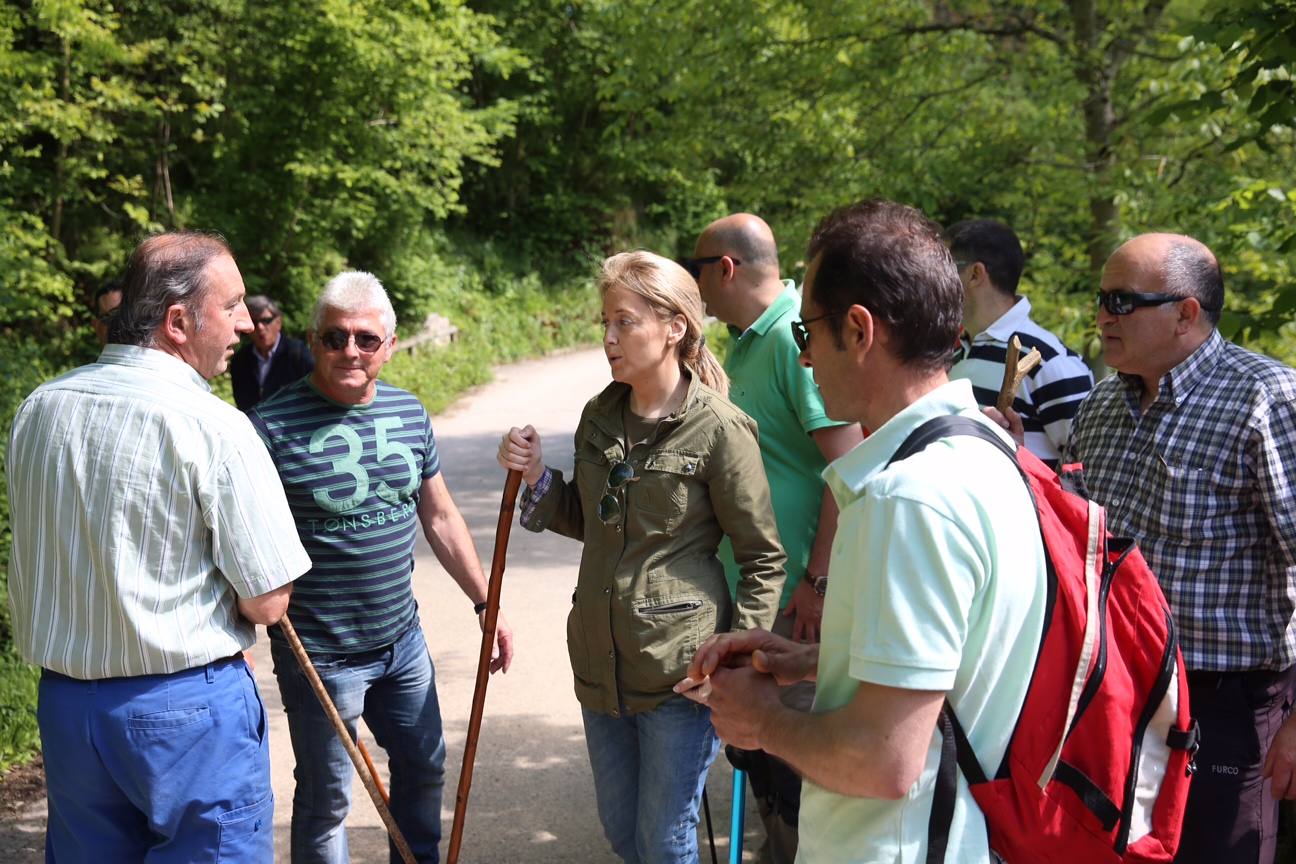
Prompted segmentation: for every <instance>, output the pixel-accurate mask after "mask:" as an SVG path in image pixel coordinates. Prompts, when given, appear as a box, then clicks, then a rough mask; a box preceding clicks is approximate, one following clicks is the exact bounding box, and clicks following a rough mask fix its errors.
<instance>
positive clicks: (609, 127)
mask: <svg viewBox="0 0 1296 864" xmlns="http://www.w3.org/2000/svg"><path fill="white" fill-rule="evenodd" d="M1294 4H1296V0H1040V2H1035V3H1030V4H1008V3H1002V2H996V0H940V2H937V0H885V2H875V0H801V2H798V3H792V4H790V3H785V2H777V0H706V2H703V0H673V2H672V3H670V4H668V5H665V6H663V5H661V4H635V3H624V2H615V0H283V2H279V3H253V2H249V0H189V2H185V3H174V2H170V0H30V2H25V3H17V4H14V3H10V4H5V5H2V6H0V333H2V334H4V335H5V337H6V339H7V342H6V345H7V352H8V353H7V354H6V355H5V356H3V357H0V417H3V416H7V414H6V412H11V411H12V409H13V406H14V405H15V404H16V403H17V400H18V399H19V398H20V397H21V396H22V395H23V394H24V393H26V392H27V391H28V390H29V389H30V388H31V387H32V386H34V384H35V383H36V382H37V381H39V380H41V379H42V378H43V377H46V376H48V375H50V374H54V373H56V372H58V371H60V370H63V369H66V368H69V367H71V366H74V365H76V364H77V363H80V362H83V361H85V360H86V359H89V358H90V357H92V356H93V350H94V348H93V340H92V338H91V336H90V332H89V318H88V314H87V308H86V300H87V299H88V297H89V295H90V294H91V293H92V290H93V288H94V286H95V285H96V284H97V283H98V282H99V281H100V280H102V279H103V278H104V277H105V276H107V275H110V274H114V273H117V272H119V271H120V269H121V267H122V264H123V262H124V259H125V256H126V255H127V254H128V253H129V251H130V249H131V248H133V246H134V245H135V244H136V242H137V241H138V240H139V238H140V237H141V236H142V235H144V234H147V233H149V232H154V231H157V230H162V229H166V228H172V227H196V228H208V229H216V230H219V231H221V232H222V233H223V234H224V235H225V236H226V237H227V238H228V239H229V240H230V241H231V244H232V246H233V248H234V249H235V251H236V253H237V255H238V258H239V262H240V266H241V270H242V272H243V274H244V278H245V281H246V282H247V285H248V288H249V291H251V292H260V293H267V294H270V295H271V296H274V297H275V298H276V299H278V300H279V301H281V303H282V305H283V306H284V308H285V310H286V313H287V317H288V328H289V330H290V331H296V332H301V331H303V330H304V329H305V328H306V325H307V321H308V318H309V314H310V309H311V304H312V300H313V298H314V296H315V295H316V293H317V292H318V290H319V288H320V287H321V286H322V284H323V283H324V281H325V280H326V279H327V278H329V277H330V276H332V275H333V274H334V273H336V272H337V271H339V270H341V269H343V268H359V269H366V270H370V271H372V272H374V273H376V274H378V275H379V277H380V278H381V279H382V280H383V282H384V283H385V284H386V285H387V286H388V288H389V290H390V291H391V293H392V295H393V299H394V302H395V305H396V308H397V313H398V315H399V317H400V320H401V333H402V334H406V333H410V332H412V331H413V330H415V329H417V327H418V325H419V323H420V322H421V321H422V320H423V318H424V316H426V315H427V314H428V313H429V312H437V313H440V314H443V315H447V316H448V317H450V318H451V319H452V320H453V321H454V323H455V324H456V325H457V326H458V327H459V328H460V330H461V334H462V338H461V341H460V342H459V343H458V344H456V345H454V346H452V347H450V348H448V349H446V350H444V351H423V352H419V353H416V354H413V355H408V356H407V355H404V354H402V355H401V356H400V357H399V358H398V359H396V360H394V361H393V363H392V365H391V367H390V368H389V373H388V374H389V377H390V378H391V379H392V380H393V381H394V382H396V383H399V384H401V385H402V386H407V387H408V388H410V389H413V390H415V391H416V392H418V393H419V394H420V395H421V396H422V397H423V398H424V399H425V401H426V402H428V404H429V407H430V408H433V409H434V410H435V409H436V408H438V407H440V406H442V405H444V404H445V403H446V401H447V400H448V399H450V398H451V396H452V394H453V393H456V392H458V391H459V390H460V389H461V388H462V387H464V386H468V385H470V384H472V383H475V382H479V381H481V380H484V378H485V376H486V375H487V374H488V370H489V366H490V364H492V363H496V362H504V361H507V360H510V359H514V358H516V357H518V356H526V355H530V354H532V353H534V352H538V351H543V350H549V349H551V348H554V347H561V346H563V345H567V344H571V342H572V341H573V340H579V339H587V338H594V337H595V336H596V333H597V329H596V328H595V327H594V324H593V322H594V319H595V316H594V315H593V311H592V310H593V309H594V306H595V304H594V302H593V298H592V292H591V288H590V285H591V281H592V280H591V278H590V274H591V272H592V270H593V268H594V266H595V264H596V262H597V261H598V260H599V259H600V258H601V257H602V256H603V255H605V254H608V253H610V252H614V251H620V250H622V249H625V248H628V247H635V246H644V247H648V248H652V249H654V250H656V251H659V252H662V253H664V254H670V255H679V254H685V253H688V252H690V251H691V249H692V246H693V243H694V239H695V237H696V235H697V233H698V231H699V230H700V229H701V228H702V227H703V226H704V225H705V224H706V223H707V222H709V221H710V220H712V219H714V218H716V217H718V216H720V215H723V214H725V213H728V212H732V211H737V210H746V211H750V212H755V213H758V214H760V215H761V216H763V217H764V218H765V219H766V221H768V222H769V223H770V224H771V225H772V227H773V228H774V231H775V234H776V236H777V237H778V238H779V240H780V242H781V244H782V246H783V270H784V271H785V275H787V276H790V277H793V278H797V279H800V278H801V277H802V275H803V270H804V265H805V262H804V261H802V260H801V257H802V254H803V252H802V250H803V249H804V247H805V242H806V240H807V239H808V236H809V233H810V231H811V229H812V226H813V225H814V224H815V223H816V221H818V219H819V218H820V217H822V216H823V214H824V213H825V212H827V211H828V210H829V209H830V208H832V207H834V206H837V205H839V204H843V203H846V202H848V201H851V200H855V199H858V198H861V197H865V196H871V195H881V196H887V197H891V198H896V199H899V200H903V201H907V202H910V203H913V204H915V205H917V206H919V207H921V208H922V209H923V210H924V211H926V212H927V213H928V214H929V215H931V216H932V217H933V218H935V219H937V220H938V221H941V222H943V223H950V222H953V221H955V220H959V219H964V218H969V217H977V216H990V217H996V218H1000V219H1002V220H1004V221H1006V222H1008V223H1009V224H1010V225H1012V226H1013V227H1014V228H1015V229H1016V231H1017V232H1018V234H1019V235H1020V236H1021V238H1022V240H1023V244H1024V245H1025V247H1026V250H1027V255H1028V262H1027V270H1026V274H1025V277H1024V280H1023V285H1022V291H1023V292H1024V293H1025V294H1027V295H1028V296H1029V297H1030V298H1031V301H1032V303H1033V305H1034V308H1035V309H1036V310H1037V316H1038V317H1039V318H1040V320H1041V322H1042V323H1044V324H1046V325H1047V326H1050V327H1052V328H1054V329H1056V330H1058V331H1059V332H1060V333H1061V335H1062V337H1063V339H1064V341H1066V342H1067V343H1068V344H1070V345H1072V346H1073V347H1076V348H1079V349H1082V350H1085V351H1086V353H1087V354H1088V355H1089V356H1090V357H1091V358H1093V357H1095V356H1096V355H1097V353H1098V344H1097V341H1096V338H1095V333H1094V315H1093V297H1092V295H1093V291H1094V290H1095V288H1096V284H1097V280H1098V274H1099V269H1100V267H1101V264H1102V261H1103V260H1104V258H1105V257H1106V255H1107V254H1109V253H1110V251H1111V250H1112V249H1113V248H1114V246H1115V244H1116V243H1118V242H1119V241H1121V240H1123V239H1125V238H1127V237H1129V236H1131V235H1133V234H1134V233H1138V232H1141V231H1147V230H1174V231H1181V232H1184V233H1189V234H1192V235H1194V236H1196V237H1199V238H1201V239H1202V240H1203V241H1205V242H1206V243H1207V244H1208V245H1209V246H1211V248H1212V249H1214V250H1215V251H1216V253H1217V254H1218V255H1219V257H1220V260H1221V262H1222V263H1223V266H1224V268H1225V271H1226V281H1227V284H1228V289H1229V294H1228V297H1229V299H1228V308H1227V309H1226V314H1225V318H1224V322H1223V325H1222V329H1223V330H1225V332H1226V333H1227V334H1228V335H1230V336H1233V337H1235V338H1237V339H1239V340H1240V341H1242V342H1243V343H1244V344H1247V345H1249V346H1251V347H1255V348H1258V349H1260V350H1264V351H1266V352H1269V353H1271V354H1273V355H1275V356H1278V357H1280V358H1283V359H1285V360H1288V361H1291V360H1296V347H1293V346H1294V345H1296V341H1294V340H1293V339H1292V338H1291V337H1292V336H1293V335H1296V332H1293V331H1296V324H1294V323H1293V319H1294V317H1296V278H1294V277H1296V272H1294V269H1296V186H1294V185H1293V181H1292V175H1291V168H1290V166H1291V165H1292V164H1293V163H1296V92H1293V76H1292V73H1293V66H1294V65H1296V5H1294ZM537 321H538V322H540V326H536V322H537ZM712 337H713V338H711V341H712V343H713V347H714V348H715V349H716V350H717V351H723V349H724V345H725V338H726V334H724V332H723V331H722V330H714V329H713V333H712ZM216 389H217V392H218V394H225V395H227V388H226V387H225V385H224V384H223V383H222V382H217V388H216ZM3 507H4V504H3V502H2V501H0V528H2V527H3V526H4V525H6V524H7V520H6V519H4V518H3V517H4V516H5V513H4V510H3ZM6 542H7V537H6V536H5V535H4V534H3V533H0V553H3V552H4V548H3V547H4V544H5V543H6ZM7 645H8V637H7V631H6V630H5V621H4V619H3V615H2V614H0V649H3V648H4V647H5V646H7ZM3 686H4V685H3V683H0V688H2V687H3ZM2 723H3V721H2V720H0V724H2ZM2 737H3V733H2V732H0V738H2ZM0 746H3V745H0Z"/></svg>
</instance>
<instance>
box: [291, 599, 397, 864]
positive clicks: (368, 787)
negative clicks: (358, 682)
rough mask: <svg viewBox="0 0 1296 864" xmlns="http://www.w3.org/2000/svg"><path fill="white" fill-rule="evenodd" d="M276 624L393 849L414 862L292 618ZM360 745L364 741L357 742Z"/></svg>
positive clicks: (371, 764) (376, 780) (368, 766)
mask: <svg viewBox="0 0 1296 864" xmlns="http://www.w3.org/2000/svg"><path fill="white" fill-rule="evenodd" d="M279 626H280V627H281V628H283V633H284V636H287V637H288V644H289V645H291V646H292V651H293V654H294V655H296V657H297V663H298V665H300V666H301V668H302V672H304V673H306V680H307V681H309V682H310V685H311V689H312V690H314V691H315V698H317V699H319V703H320V707H322V708H323V709H324V713H325V714H327V715H328V718H329V720H330V721H332V723H333V729H334V731H336V732H337V734H338V738H339V739H340V740H341V741H342V746H343V747H344V748H345V749H346V752H347V755H348V756H350V757H351V764H352V765H354V766H355V769H356V772H357V773H359V775H360V780H361V782H362V783H364V787H365V791H367V792H368V793H369V797H370V798H371V799H373V803H374V807H375V808H377V810H378V815H379V816H381V817H382V821H383V824H384V825H386V826H387V833H388V834H389V835H390V836H391V840H392V843H393V844H395V846H396V851H397V852H399V853H400V856H401V858H402V859H403V860H404V861H405V864H418V862H417V861H416V860H414V851H413V850H412V849H410V847H409V844H408V843H406V842H405V835H404V834H402V833H401V830H400V828H397V827H396V820H395V819H393V818H392V815H391V810H389V809H387V801H386V798H387V795H386V793H385V792H383V791H382V790H381V787H380V786H379V785H378V776H377V774H370V771H371V770H372V767H373V762H371V761H370V760H369V759H368V753H367V752H366V753H365V755H364V756H361V755H360V750H359V748H357V747H356V742H355V741H352V740H351V733H350V732H348V731H347V728H346V724H345V723H343V722H342V717H341V716H340V715H339V714H338V712H337V707H336V706H334V704H333V699H332V698H331V697H330V696H329V693H328V690H326V689H325V688H324V682H323V681H321V680H320V677H319V673H318V672H316V671H315V665H314V664H313V663H311V659H310V655H309V654H307V653H306V647H305V646H304V645H302V643H301V639H300V638H298V636H297V631H296V630H295V629H294V628H293V625H292V622H291V621H289V620H288V615H287V614H286V613H285V614H284V616H283V617H282V618H280V619H279ZM360 746H361V747H363V746H364V745H363V744H362V745H360Z"/></svg>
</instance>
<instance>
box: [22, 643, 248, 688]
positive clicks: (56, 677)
mask: <svg viewBox="0 0 1296 864" xmlns="http://www.w3.org/2000/svg"><path fill="white" fill-rule="evenodd" d="M242 660H243V652H242V651H239V652H238V653H237V654H231V655H230V656H228V657H221V658H220V659H219V660H213V661H211V662H210V663H203V664H202V665H200V666H192V667H190V668H189V669H180V670H178V671H176V672H146V673H144V674H143V675H116V676H109V677H107V678H74V677H72V676H71V675H64V674H63V673H62V672H55V671H54V670H53V669H48V668H46V667H44V666H42V667H41V677H42V678H49V679H50V680H53V681H73V682H76V683H78V684H87V683H89V682H91V681H99V682H104V683H111V682H113V681H130V680H132V679H135V678H147V677H150V676H157V677H165V676H167V675H180V674H183V673H185V672H193V671H194V670H196V669H208V668H211V669H220V668H222V667H224V666H228V665H229V664H231V663H238V662H241V661H242Z"/></svg>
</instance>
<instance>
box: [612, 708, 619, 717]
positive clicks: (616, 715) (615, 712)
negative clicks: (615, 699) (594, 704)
mask: <svg viewBox="0 0 1296 864" xmlns="http://www.w3.org/2000/svg"><path fill="white" fill-rule="evenodd" d="M612 716H613V717H620V716H621V712H620V711H618V710H616V709H615V708H613V709H612Z"/></svg>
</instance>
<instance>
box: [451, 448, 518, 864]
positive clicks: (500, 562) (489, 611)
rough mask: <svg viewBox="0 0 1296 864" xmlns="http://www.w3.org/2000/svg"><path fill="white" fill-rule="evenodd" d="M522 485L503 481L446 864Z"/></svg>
mask: <svg viewBox="0 0 1296 864" xmlns="http://www.w3.org/2000/svg"><path fill="white" fill-rule="evenodd" d="M521 485H522V472H521V471H510V472H508V478H507V479H506V480H505V481H504V497H503V499H502V500H501V501H500V514H499V522H498V523H497V524H496V526H495V552H494V554H493V555H491V572H490V584H489V585H488V586H487V587H486V626H485V627H484V628H483V629H482V642H481V654H480V655H479V656H478V658H477V684H476V686H475V687H474V688H473V701H472V713H471V714H470V715H469V718H468V738H467V740H466V741H465V742H464V756H463V768H462V769H461V770H460V771H459V791H458V793H456V794H455V812H454V824H453V825H452V826H451V828H450V848H449V849H448V850H447V852H446V864H458V861H459V846H460V844H462V842H463V829H464V817H465V816H466V815H467V811H468V791H469V790H470V789H471V788H472V774H473V760H474V759H476V758H477V736H478V734H479V733H480V732H481V721H482V710H483V709H484V708H485V707H486V686H487V685H488V684H489V683H490V662H491V649H492V648H494V647H495V623H496V621H497V620H498V618H499V604H500V586H501V584H502V583H503V581H504V558H505V556H506V554H507V553H508V541H509V531H510V530H511V529H512V527H513V503H514V502H515V501H516V500H517V494H518V489H519V488H520V487H521Z"/></svg>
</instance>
